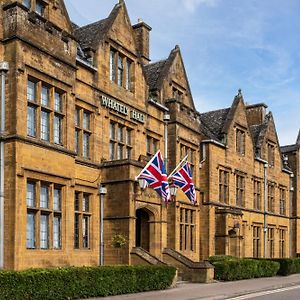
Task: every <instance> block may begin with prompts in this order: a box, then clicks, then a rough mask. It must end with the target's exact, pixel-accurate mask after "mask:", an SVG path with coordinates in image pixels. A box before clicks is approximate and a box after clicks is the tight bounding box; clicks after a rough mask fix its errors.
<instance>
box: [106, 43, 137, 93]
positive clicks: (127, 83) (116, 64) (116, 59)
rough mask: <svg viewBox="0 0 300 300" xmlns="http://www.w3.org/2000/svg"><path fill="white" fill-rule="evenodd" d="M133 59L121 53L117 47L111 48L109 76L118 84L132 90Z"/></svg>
mask: <svg viewBox="0 0 300 300" xmlns="http://www.w3.org/2000/svg"><path fill="white" fill-rule="evenodd" d="M132 64H133V63H132V60H131V59H129V58H128V57H126V56H125V55H123V54H121V53H119V52H118V51H116V50H115V49H113V48H111V49H110V60H109V78H110V80H111V81H113V82H115V83H116V84H117V85H118V86H120V87H123V88H125V89H126V90H129V91H132V72H133V71H132Z"/></svg>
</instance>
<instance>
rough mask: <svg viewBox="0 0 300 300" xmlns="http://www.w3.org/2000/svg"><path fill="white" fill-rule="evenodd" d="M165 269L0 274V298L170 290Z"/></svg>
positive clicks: (56, 299)
mask: <svg viewBox="0 0 300 300" xmlns="http://www.w3.org/2000/svg"><path fill="white" fill-rule="evenodd" d="M175 273H176V269H175V268H173V267H168V266H104V267H70V268H58V269H32V270H27V271H22V272H16V271H2V272H0V299H3V300H4V299H9V300H19V299H20V300H21V299H22V300H26V299H28V300H29V299H30V300H40V299H43V300H60V299H61V300H65V299H78V298H92V297H104V296H110V295H118V294H126V293H136V292H143V291H150V290H160V289H166V288H168V287H170V285H171V284H172V281H173V278H174V276H175Z"/></svg>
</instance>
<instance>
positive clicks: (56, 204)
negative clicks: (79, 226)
mask: <svg viewBox="0 0 300 300" xmlns="http://www.w3.org/2000/svg"><path fill="white" fill-rule="evenodd" d="M53 209H54V210H57V211H60V210H61V189H60V188H54V197H53Z"/></svg>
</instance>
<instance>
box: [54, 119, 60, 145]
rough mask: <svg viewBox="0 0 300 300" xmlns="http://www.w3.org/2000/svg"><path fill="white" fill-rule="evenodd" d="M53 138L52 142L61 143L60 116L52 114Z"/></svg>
mask: <svg viewBox="0 0 300 300" xmlns="http://www.w3.org/2000/svg"><path fill="white" fill-rule="evenodd" d="M53 131H54V132H53V139H54V143H55V144H58V145H61V144H62V118H61V117H59V116H54V124H53Z"/></svg>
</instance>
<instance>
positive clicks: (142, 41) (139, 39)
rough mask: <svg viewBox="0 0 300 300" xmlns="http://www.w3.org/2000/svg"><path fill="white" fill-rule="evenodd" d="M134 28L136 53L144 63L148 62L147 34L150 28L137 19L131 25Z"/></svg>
mask: <svg viewBox="0 0 300 300" xmlns="http://www.w3.org/2000/svg"><path fill="white" fill-rule="evenodd" d="M132 28H133V30H134V36H135V41H136V45H137V51H138V55H139V56H140V57H141V59H142V62H143V64H144V65H146V64H148V63H149V62H150V55H149V35H150V31H151V30H152V28H151V27H150V26H149V25H147V24H146V23H145V22H143V20H142V19H140V18H139V19H138V23H137V24H135V25H133V26H132Z"/></svg>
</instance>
